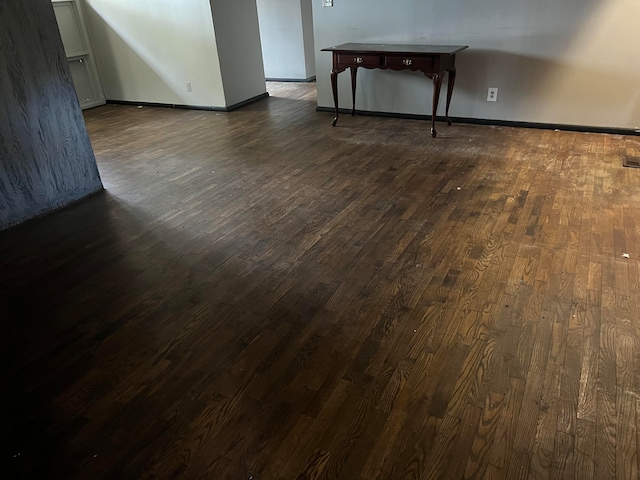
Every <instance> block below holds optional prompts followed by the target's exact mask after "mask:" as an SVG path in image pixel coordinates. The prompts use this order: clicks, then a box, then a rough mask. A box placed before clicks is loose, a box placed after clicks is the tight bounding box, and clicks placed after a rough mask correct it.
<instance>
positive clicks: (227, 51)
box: [211, 0, 267, 106]
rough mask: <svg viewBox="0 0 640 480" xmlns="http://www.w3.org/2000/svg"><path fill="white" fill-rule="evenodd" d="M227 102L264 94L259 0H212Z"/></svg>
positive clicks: (236, 101) (238, 101)
mask: <svg viewBox="0 0 640 480" xmlns="http://www.w3.org/2000/svg"><path fill="white" fill-rule="evenodd" d="M211 11H212V13H213V28H214V30H215V36H216V40H217V46H218V56H219V59H220V69H221V72H222V82H223V85H224V94H225V101H226V105H227V106H233V105H235V104H237V103H240V102H243V101H245V100H248V99H251V98H254V97H257V96H259V95H265V94H266V92H267V87H266V84H265V82H264V67H263V64H262V48H261V45H260V28H259V26H258V9H257V7H256V0H233V1H230V0H211Z"/></svg>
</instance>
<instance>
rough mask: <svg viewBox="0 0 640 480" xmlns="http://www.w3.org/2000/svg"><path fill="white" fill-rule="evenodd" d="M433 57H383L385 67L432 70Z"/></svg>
mask: <svg viewBox="0 0 640 480" xmlns="http://www.w3.org/2000/svg"><path fill="white" fill-rule="evenodd" d="M433 64H434V62H433V57H410V56H409V57H404V56H399V55H398V56H387V57H384V65H385V66H386V67H395V68H433Z"/></svg>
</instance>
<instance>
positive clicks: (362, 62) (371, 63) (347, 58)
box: [338, 53, 381, 67]
mask: <svg viewBox="0 0 640 480" xmlns="http://www.w3.org/2000/svg"><path fill="white" fill-rule="evenodd" d="M338 64H339V65H343V66H347V67H351V66H358V67H379V66H380V65H381V63H380V56H379V55H358V54H356V53H354V54H351V55H349V54H343V53H341V54H339V55H338Z"/></svg>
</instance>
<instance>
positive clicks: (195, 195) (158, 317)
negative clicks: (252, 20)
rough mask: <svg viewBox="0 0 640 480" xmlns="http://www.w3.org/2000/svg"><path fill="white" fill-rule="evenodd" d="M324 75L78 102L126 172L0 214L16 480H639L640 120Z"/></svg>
mask: <svg viewBox="0 0 640 480" xmlns="http://www.w3.org/2000/svg"><path fill="white" fill-rule="evenodd" d="M315 88H316V87H315V84H313V83H312V84H287V83H269V90H270V93H271V96H270V97H269V98H268V99H265V100H262V101H259V102H256V103H253V104H250V105H248V106H246V107H243V108H242V109H239V110H237V111H234V112H231V113H217V112H205V111H189V110H180V109H168V108H149V107H144V108H137V107H135V106H121V105H106V106H103V107H99V108H95V109H92V110H88V111H86V112H85V118H86V123H87V128H88V131H89V134H90V136H91V140H92V143H93V147H94V149H95V153H96V157H97V161H98V165H99V169H100V173H101V175H102V179H103V182H104V185H105V191H104V192H102V193H100V194H98V195H95V196H93V197H91V198H88V199H86V200H84V201H82V202H79V203H77V204H74V205H72V206H70V207H68V208H65V209H63V210H60V211H58V212H55V213H52V214H50V215H48V216H46V217H43V218H39V219H36V220H33V221H30V222H28V223H26V224H24V225H21V226H18V227H16V228H13V229H10V230H7V231H4V232H0V319H1V321H2V329H3V333H2V335H1V336H0V355H1V357H0V366H1V367H0V368H1V375H2V376H1V377H0V380H1V382H2V383H1V384H2V393H1V394H0V398H1V399H2V404H1V407H2V413H3V421H2V424H1V426H0V428H1V429H2V432H1V433H2V437H1V438H2V445H1V451H0V454H1V455H2V466H1V470H0V472H2V476H3V478H12V479H13V478H47V479H49V478H51V479H92V480H100V479H108V480H113V479H201V478H202V479H214V480H224V479H229V480H231V479H233V480H243V479H252V480H294V479H299V480H302V479H318V480H320V479H326V480H330V479H331V480H334V479H335V480H374V479H380V480H409V479H415V480H418V479H472V478H473V479H482V478H486V479H489V478H495V479H517V478H523V479H524V478H554V479H555V478H575V479H581V480H582V479H598V480H600V479H614V478H615V479H637V478H638V471H639V470H640V464H639V461H640V460H639V459H640V455H639V453H640V452H639V449H640V424H639V421H640V318H639V313H640V311H639V310H640V307H639V306H638V305H640V227H639V225H640V220H638V219H639V218H640V170H638V169H633V168H624V167H623V166H622V161H623V159H624V157H625V156H632V155H636V154H637V152H638V151H640V141H638V138H637V137H625V136H620V135H599V134H581V133H574V132H562V131H550V130H533V129H516V128H506V127H504V128H503V127H488V126H472V125H453V126H452V127H448V128H447V127H446V126H442V127H441V128H440V130H439V136H438V138H436V139H433V138H431V136H430V135H429V131H428V130H429V129H428V127H427V126H426V123H425V122H421V121H414V120H402V119H391V118H376V117H364V116H362V117H350V116H344V117H343V118H342V120H341V121H340V123H339V124H338V126H337V127H335V128H332V127H331V126H330V121H331V115H329V114H326V113H318V112H316V111H315V106H316V103H315ZM624 254H628V258H626V255H624Z"/></svg>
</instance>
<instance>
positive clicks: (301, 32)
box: [257, 0, 315, 80]
mask: <svg viewBox="0 0 640 480" xmlns="http://www.w3.org/2000/svg"><path fill="white" fill-rule="evenodd" d="M257 5H258V18H259V20H260V38H261V42H262V56H263V59H264V70H265V75H266V77H267V78H269V79H282V80H305V79H307V78H310V77H313V76H314V75H315V60H314V48H313V16H312V14H311V0H257Z"/></svg>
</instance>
